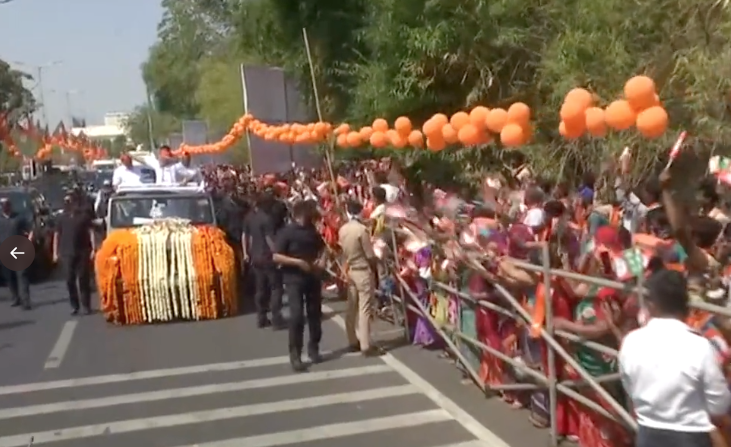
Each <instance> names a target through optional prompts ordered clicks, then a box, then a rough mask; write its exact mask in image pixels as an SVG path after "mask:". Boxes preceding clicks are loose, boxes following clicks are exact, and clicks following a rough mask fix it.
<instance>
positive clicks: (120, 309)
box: [95, 226, 238, 325]
mask: <svg viewBox="0 0 731 447" xmlns="http://www.w3.org/2000/svg"><path fill="white" fill-rule="evenodd" d="M136 231H137V230H116V231H113V232H111V233H110V234H109V236H108V237H107V238H106V239H105V241H104V243H103V244H102V246H101V249H100V250H99V252H98V253H97V255H96V259H95V267H96V275H97V284H98V288H99V296H100V300H101V306H100V307H101V310H102V312H103V313H104V315H105V317H106V319H107V321H108V322H111V323H114V324H119V325H130V324H145V323H151V322H157V321H167V320H168V319H171V318H169V312H168V313H167V314H166V313H165V312H164V311H163V312H160V310H161V309H163V308H165V306H167V308H168V309H170V308H172V307H171V303H154V304H151V303H150V302H149V301H150V299H152V298H155V297H150V296H141V293H144V292H142V291H143V290H149V286H148V284H149V283H151V282H152V278H145V281H144V282H142V281H141V280H142V278H140V277H139V275H140V274H141V273H140V269H139V267H140V265H141V264H140V262H141V260H140V256H142V255H143V253H142V250H141V249H140V237H138V235H137V234H136ZM190 251H191V256H192V267H193V269H192V270H193V271H188V272H185V273H186V274H187V275H190V277H192V280H193V282H194V284H195V288H196V290H195V291H193V290H189V289H188V286H187V284H182V282H183V281H180V282H179V283H176V285H177V288H178V291H179V293H180V295H178V296H179V297H180V302H182V301H184V298H192V297H196V299H195V302H194V303H193V304H192V305H193V306H194V307H195V309H194V311H193V315H189V316H187V317H185V318H184V319H217V318H223V317H226V316H232V315H236V313H237V312H238V295H237V293H236V292H237V280H238V275H237V269H236V262H235V257H234V252H233V249H232V248H231V247H230V246H229V245H228V244H227V243H226V239H225V237H224V234H223V232H222V231H221V230H219V229H217V228H215V227H209V226H202V227H196V228H192V237H191V247H190ZM172 256H175V255H171V254H168V255H167V258H168V261H169V262H170V263H171V264H173V263H174V260H173V259H170V258H171V257H172ZM146 264H147V265H150V263H149V262H146ZM189 270H190V269H189ZM142 274H145V273H142ZM178 275H179V277H180V278H182V277H183V276H184V275H181V274H180V272H178ZM141 286H146V287H148V288H146V287H141ZM194 292H197V293H194ZM172 306H173V307H174V304H173V305H172ZM163 310H164V309H163ZM166 315H167V316H166ZM166 318H167V319H166ZM177 319H180V317H178V318H177Z"/></svg>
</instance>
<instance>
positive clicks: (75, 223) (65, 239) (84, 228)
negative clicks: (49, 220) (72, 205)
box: [56, 210, 92, 257]
mask: <svg viewBox="0 0 731 447" xmlns="http://www.w3.org/2000/svg"><path fill="white" fill-rule="evenodd" d="M91 229H92V219H91V216H90V215H89V214H88V213H86V212H84V211H83V210H79V211H78V212H75V213H68V214H67V213H63V214H61V216H60V217H59V218H58V221H57V222H56V233H57V234H58V236H57V237H58V255H59V256H60V257H70V256H76V255H88V254H90V253H91V250H92V240H91V233H90V231H91Z"/></svg>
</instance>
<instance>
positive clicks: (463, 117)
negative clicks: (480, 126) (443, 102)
mask: <svg viewBox="0 0 731 447" xmlns="http://www.w3.org/2000/svg"><path fill="white" fill-rule="evenodd" d="M469 123H470V116H469V115H468V114H467V113H465V112H457V113H455V114H454V115H452V118H450V119H449V124H451V125H452V127H454V129H455V130H456V131H457V132H459V130H460V129H461V128H463V127H464V126H465V125H467V124H469Z"/></svg>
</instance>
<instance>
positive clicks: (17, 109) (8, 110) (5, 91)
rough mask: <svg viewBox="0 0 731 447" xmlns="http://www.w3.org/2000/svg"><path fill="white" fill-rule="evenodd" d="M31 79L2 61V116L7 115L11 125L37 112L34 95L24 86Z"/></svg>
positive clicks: (0, 96) (0, 78)
mask: <svg viewBox="0 0 731 447" xmlns="http://www.w3.org/2000/svg"><path fill="white" fill-rule="evenodd" d="M30 79H32V78H31V76H30V75H28V74H26V73H23V72H21V71H18V70H13V69H12V68H11V67H10V65H9V64H8V63H7V62H5V61H4V60H2V59H0V116H5V115H7V116H8V117H9V119H10V121H11V123H12V122H16V121H17V120H19V119H20V118H21V117H24V116H27V115H29V114H30V113H32V112H33V110H35V106H36V102H35V99H34V98H33V93H31V92H30V91H29V90H28V89H27V88H25V87H24V86H23V81H24V80H30Z"/></svg>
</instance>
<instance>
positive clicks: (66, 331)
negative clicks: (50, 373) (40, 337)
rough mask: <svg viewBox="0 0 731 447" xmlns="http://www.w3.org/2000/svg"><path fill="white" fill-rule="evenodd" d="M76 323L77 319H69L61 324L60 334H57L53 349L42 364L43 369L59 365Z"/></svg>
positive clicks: (72, 335)
mask: <svg viewBox="0 0 731 447" xmlns="http://www.w3.org/2000/svg"><path fill="white" fill-rule="evenodd" d="M78 324H79V322H78V321H76V320H71V321H67V322H66V324H64V325H63V329H61V334H60V335H59V336H58V340H56V344H55V345H53V349H52V350H51V353H50V354H49V355H48V359H47V360H46V364H45V365H44V366H43V369H52V368H58V367H59V366H61V362H63V358H64V357H65V356H66V351H68V350H69V346H71V339H72V338H73V337H74V331H75V330H76V326H77V325H78Z"/></svg>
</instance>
